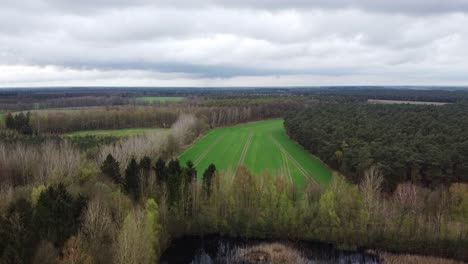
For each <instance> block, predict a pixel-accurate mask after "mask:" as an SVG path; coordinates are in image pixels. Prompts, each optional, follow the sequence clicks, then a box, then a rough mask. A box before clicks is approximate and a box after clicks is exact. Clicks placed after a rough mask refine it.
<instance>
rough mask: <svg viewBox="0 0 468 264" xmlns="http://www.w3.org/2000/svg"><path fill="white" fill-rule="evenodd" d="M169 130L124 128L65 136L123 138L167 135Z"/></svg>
mask: <svg viewBox="0 0 468 264" xmlns="http://www.w3.org/2000/svg"><path fill="white" fill-rule="evenodd" d="M169 131H170V129H166V128H125V129H110V130H82V131H74V132H71V133H68V134H66V135H67V136H72V137H82V136H114V137H125V136H133V135H142V134H146V133H169Z"/></svg>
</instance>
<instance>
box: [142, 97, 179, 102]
mask: <svg viewBox="0 0 468 264" xmlns="http://www.w3.org/2000/svg"><path fill="white" fill-rule="evenodd" d="M184 99H185V97H168V96H166V97H165V96H145V97H137V100H141V101H144V102H147V103H167V102H180V101H183V100H184Z"/></svg>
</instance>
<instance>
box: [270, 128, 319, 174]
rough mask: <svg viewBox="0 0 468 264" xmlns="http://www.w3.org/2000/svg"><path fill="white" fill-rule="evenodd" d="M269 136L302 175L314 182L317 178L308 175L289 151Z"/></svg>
mask: <svg viewBox="0 0 468 264" xmlns="http://www.w3.org/2000/svg"><path fill="white" fill-rule="evenodd" d="M270 138H271V140H273V142H274V143H275V145H276V146H277V147H278V148H279V149H280V151H282V152H283V153H284V154H285V155H286V156H288V157H289V159H290V160H291V162H292V163H293V164H294V165H295V166H296V167H297V169H298V170H299V171H300V172H301V173H302V175H304V176H305V177H308V178H311V179H312V180H313V181H314V182H315V183H317V180H316V179H315V178H314V177H313V176H312V175H310V174H309V173H308V172H307V171H306V170H305V169H304V168H303V167H302V166H301V165H300V164H299V162H297V160H296V159H294V157H293V156H292V155H291V154H289V152H288V151H287V150H286V149H285V148H284V147H283V146H282V145H281V144H280V143H279V142H278V141H277V140H276V139H275V138H274V137H273V136H272V135H270Z"/></svg>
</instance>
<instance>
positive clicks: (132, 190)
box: [125, 158, 141, 201]
mask: <svg viewBox="0 0 468 264" xmlns="http://www.w3.org/2000/svg"><path fill="white" fill-rule="evenodd" d="M125 191H126V192H127V193H128V194H129V195H130V196H131V197H132V198H133V200H134V201H139V200H140V195H141V194H140V192H141V191H140V168H139V166H138V164H137V162H136V160H135V158H132V160H130V163H129V164H128V166H127V169H126V170H125Z"/></svg>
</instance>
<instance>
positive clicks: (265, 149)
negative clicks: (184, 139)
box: [179, 119, 331, 186]
mask: <svg viewBox="0 0 468 264" xmlns="http://www.w3.org/2000/svg"><path fill="white" fill-rule="evenodd" d="M179 159H180V161H181V162H182V163H183V164H185V163H186V162H187V161H188V160H191V161H192V162H194V164H195V166H196V168H197V171H198V177H201V176H202V174H203V171H205V169H206V168H207V167H208V166H209V164H210V163H214V164H215V165H216V167H217V168H218V170H221V171H226V172H228V173H232V172H234V171H235V169H236V168H237V166H238V165H240V164H243V165H244V166H246V167H247V168H249V169H250V170H251V171H252V172H254V173H255V174H258V173H261V172H263V171H269V172H270V173H271V174H273V175H277V174H279V173H281V174H283V175H286V176H289V177H290V179H291V180H292V181H293V182H294V183H295V184H296V185H298V186H305V185H306V183H308V182H309V181H314V182H316V183H319V184H325V183H328V182H329V181H330V180H331V170H330V169H329V168H328V167H327V166H326V165H324V164H323V163H322V162H321V161H319V160H318V159H317V158H315V157H314V156H312V155H310V154H309V153H308V152H307V151H306V150H305V149H303V148H302V147H301V146H300V145H299V144H297V143H296V142H294V141H292V140H291V139H290V138H289V137H288V136H287V134H286V132H285V130H284V127H283V120H282V119H274V120H266V121H259V122H252V123H248V124H243V125H237V126H232V127H223V128H216V129H213V130H211V131H210V132H209V133H208V134H207V135H206V136H204V137H203V138H201V139H200V140H198V141H197V142H195V143H194V144H192V145H191V146H190V147H189V148H188V149H186V150H185V151H184V152H183V153H182V154H181V155H180V156H179Z"/></svg>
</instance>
